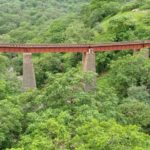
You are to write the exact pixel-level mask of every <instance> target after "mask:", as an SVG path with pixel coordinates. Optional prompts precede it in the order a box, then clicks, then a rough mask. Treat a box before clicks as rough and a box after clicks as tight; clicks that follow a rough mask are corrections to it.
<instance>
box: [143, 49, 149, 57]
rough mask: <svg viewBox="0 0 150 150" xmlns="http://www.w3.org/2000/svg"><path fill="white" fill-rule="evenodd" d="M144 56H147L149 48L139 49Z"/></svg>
mask: <svg viewBox="0 0 150 150" xmlns="http://www.w3.org/2000/svg"><path fill="white" fill-rule="evenodd" d="M141 51H142V53H143V56H144V58H149V49H148V48H143V49H141Z"/></svg>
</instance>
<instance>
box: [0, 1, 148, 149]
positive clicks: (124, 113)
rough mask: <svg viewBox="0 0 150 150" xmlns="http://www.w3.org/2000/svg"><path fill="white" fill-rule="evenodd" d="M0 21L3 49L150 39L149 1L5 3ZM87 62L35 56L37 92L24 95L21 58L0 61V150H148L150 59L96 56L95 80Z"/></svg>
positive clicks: (130, 55) (108, 54) (67, 57)
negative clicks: (16, 45)
mask: <svg viewBox="0 0 150 150" xmlns="http://www.w3.org/2000/svg"><path fill="white" fill-rule="evenodd" d="M0 14H1V15H0V43H101V42H118V41H133V40H150V0H0ZM81 61H82V56H81V54H79V53H48V54H34V55H33V63H34V66H35V73H36V81H37V89H35V90H29V91H27V92H22V55H21V54H10V53H9V54H8V53H5V54H4V53H1V54H0V149H2V150H5V149H6V150H150V59H147V58H145V57H143V51H141V52H139V53H138V54H136V55H133V52H132V51H130V50H129V51H114V52H101V53H97V54H96V71H97V74H94V73H92V72H91V73H84V72H83V71H82V62H81ZM95 76H97V83H96V89H95V90H93V91H91V92H85V90H84V87H83V83H85V82H92V78H95Z"/></svg>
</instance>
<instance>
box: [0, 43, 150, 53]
mask: <svg viewBox="0 0 150 150" xmlns="http://www.w3.org/2000/svg"><path fill="white" fill-rule="evenodd" d="M142 48H150V40H148V41H136V42H115V43H103V44H81V45H78V44H66V45H64V44H42V45H39V44H0V52H8V53H46V52H81V53H82V52H87V51H89V49H92V50H93V51H95V52H102V51H114V50H130V49H132V50H138V49H142Z"/></svg>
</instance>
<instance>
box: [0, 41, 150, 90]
mask: <svg viewBox="0 0 150 150" xmlns="http://www.w3.org/2000/svg"><path fill="white" fill-rule="evenodd" d="M149 48H150V40H147V41H136V42H114V43H101V44H80V45H79V44H41V45H39V44H0V52H5V53H23V89H24V90H25V91H26V90H28V89H32V88H36V79H35V72H34V67H33V63H32V53H49V52H54V53H55V52H73V53H74V52H75V53H77V52H78V53H82V54H83V55H82V56H83V58H82V60H83V71H85V72H88V71H92V72H95V71H96V69H95V68H96V67H95V53H96V52H104V51H117V50H133V51H134V52H136V51H139V50H141V49H145V50H144V51H145V53H144V55H145V57H147V58H149ZM91 88H93V87H91V86H89V85H88V86H87V89H86V90H87V91H89V90H90V89H91Z"/></svg>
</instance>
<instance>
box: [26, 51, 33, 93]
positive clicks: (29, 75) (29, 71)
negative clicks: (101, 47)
mask: <svg viewBox="0 0 150 150" xmlns="http://www.w3.org/2000/svg"><path fill="white" fill-rule="evenodd" d="M34 88H36V80H35V72H34V67H33V63H32V54H31V53H24V54H23V91H27V90H28V89H34Z"/></svg>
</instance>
